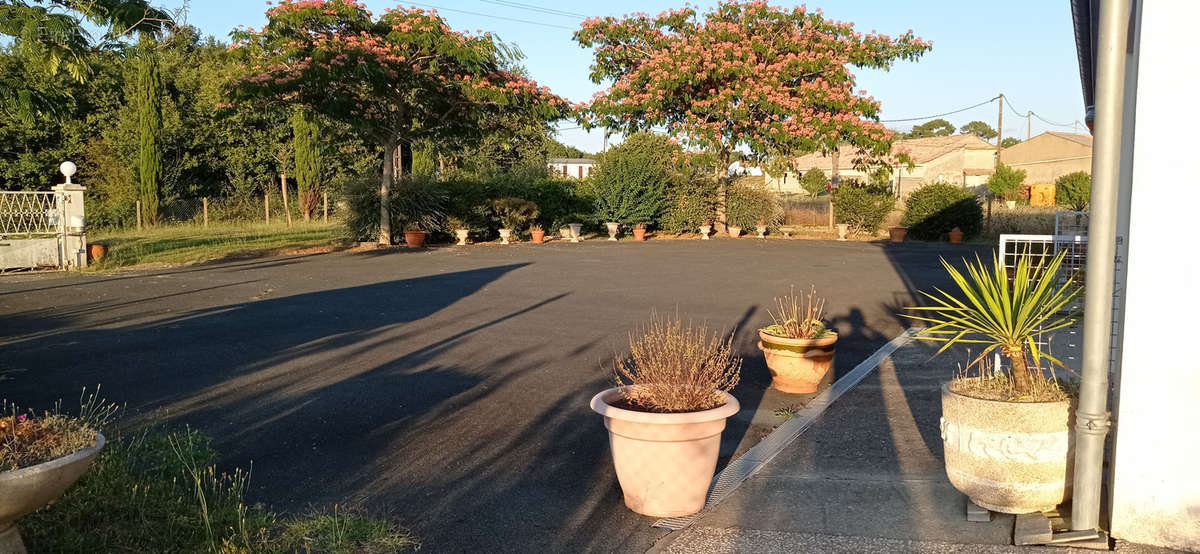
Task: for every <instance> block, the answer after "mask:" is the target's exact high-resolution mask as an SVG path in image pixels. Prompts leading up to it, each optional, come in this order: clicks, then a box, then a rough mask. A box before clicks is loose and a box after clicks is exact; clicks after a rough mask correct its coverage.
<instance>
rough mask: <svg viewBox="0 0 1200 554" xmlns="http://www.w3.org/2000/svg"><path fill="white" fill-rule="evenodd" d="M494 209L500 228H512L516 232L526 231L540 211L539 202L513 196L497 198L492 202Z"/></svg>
mask: <svg viewBox="0 0 1200 554" xmlns="http://www.w3.org/2000/svg"><path fill="white" fill-rule="evenodd" d="M492 211H493V212H494V213H495V214H496V216H495V217H496V220H497V221H499V222H500V228H501V229H512V230H513V232H514V233H521V232H523V231H525V227H526V225H528V224H529V223H531V222H533V221H535V220H536V219H537V216H538V213H539V212H538V206H537V204H534V203H533V202H530V201H528V200H525V199H524V198H516V197H513V196H509V197H506V198H497V199H496V200H495V201H493V202H492Z"/></svg>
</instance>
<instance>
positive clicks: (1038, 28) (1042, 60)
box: [159, 0, 1086, 152]
mask: <svg viewBox="0 0 1200 554" xmlns="http://www.w3.org/2000/svg"><path fill="white" fill-rule="evenodd" d="M159 2H160V3H161V5H163V6H166V7H169V8H179V7H181V6H183V5H185V4H186V5H187V8H188V11H187V15H186V17H185V18H184V19H185V20H186V22H187V23H189V24H192V25H195V26H197V27H199V28H200V29H201V30H203V31H204V32H205V33H208V34H211V35H214V36H216V37H217V38H219V39H222V40H227V39H228V35H229V32H230V31H231V30H232V29H233V28H234V27H236V26H238V25H247V26H252V27H260V26H262V25H263V23H264V22H265V18H264V12H265V10H266V9H267V6H266V3H265V2H263V1H257V0H192V1H191V2H186V0H159ZM683 2H684V0H675V1H661V0H642V1H631V0H610V1H607V2H554V1H551V0H429V2H419V3H417V2H399V3H397V2H389V1H387V0H367V5H368V6H369V7H370V8H371V9H372V10H373V11H375V12H377V13H380V12H382V11H383V10H384V9H385V8H389V7H394V6H396V5H406V6H407V5H415V6H418V7H422V8H431V7H432V8H438V9H439V13H440V14H441V15H442V16H443V17H444V18H445V19H446V20H447V22H448V23H449V24H450V26H451V27H453V28H455V29H458V30H472V31H474V30H476V29H481V30H484V31H491V32H492V33H493V34H496V35H498V36H499V37H500V38H501V39H502V40H504V41H506V42H510V43H515V44H516V45H517V46H519V47H520V49H521V50H522V51H523V52H524V53H525V57H526V59H525V61H524V64H525V66H526V68H528V70H529V72H530V74H531V75H532V77H533V78H534V79H536V80H537V81H538V82H539V83H540V84H543V85H546V86H549V87H550V88H551V89H552V90H553V91H554V92H555V93H557V94H559V95H562V96H566V97H567V98H569V99H570V100H571V101H574V102H578V101H583V100H587V99H589V98H591V96H592V93H593V92H595V91H597V90H601V89H602V88H603V87H602V86H601V85H595V84H593V83H592V82H591V80H590V79H588V72H589V70H588V67H589V65H590V64H591V61H592V55H591V51H590V50H586V49H583V48H581V47H579V45H578V44H576V43H575V42H574V41H572V40H571V30H572V29H574V28H577V27H578V25H579V22H580V21H581V20H582V18H580V17H575V16H564V15H557V14H549V13H545V12H541V11H537V10H535V9H532V8H533V7H541V8H546V9H550V10H554V11H561V12H571V13H574V14H579V15H587V16H591V15H622V14H625V13H629V12H634V11H644V12H650V13H658V12H659V11H662V10H664V9H668V8H675V7H680V6H681V5H682V4H683ZM693 3H695V2H693ZM773 3H774V4H777V5H788V6H790V5H792V4H791V3H789V2H773ZM700 4H701V5H702V6H704V5H707V3H704V2H701V3H700ZM807 5H808V7H809V8H810V9H815V8H820V9H822V10H824V12H825V14H826V16H828V17H831V18H833V19H837V20H842V21H852V22H854V24H855V27H856V28H857V29H859V30H860V31H864V32H866V31H872V30H877V31H879V32H882V33H887V34H891V35H896V34H899V33H902V32H904V31H906V30H908V29H913V30H914V31H916V33H917V35H918V36H921V37H922V38H925V39H928V40H932V41H933V50H932V51H931V52H929V53H928V54H926V55H925V56H924V57H923V58H922V59H921V60H920V61H918V62H915V63H913V62H902V63H899V64H897V65H896V66H895V67H894V68H892V70H891V71H890V72H884V71H874V70H860V71H857V72H856V73H857V74H858V88H863V89H866V90H867V92H868V93H869V94H871V95H873V96H875V98H876V99H878V100H880V101H881V102H882V104H883V114H882V117H883V119H885V120H887V119H903V118H910V117H920V116H926V115H933V114H939V113H943V112H948V111H952V110H956V109H959V108H963V107H966V106H970V105H973V104H977V103H979V102H982V101H985V100H987V99H989V98H992V97H994V96H996V95H997V94H999V93H1001V92H1003V93H1004V94H1005V96H1006V97H1007V98H1008V100H1009V102H1011V104H1012V107H1013V108H1015V109H1016V110H1018V111H1019V112H1020V116H1018V115H1017V113H1015V112H1014V111H1012V110H1011V109H1008V107H1006V108H1005V113H1004V134H1005V136H1016V137H1018V138H1021V139H1024V138H1025V134H1026V118H1025V113H1026V111H1028V110H1033V111H1034V112H1035V114H1037V115H1040V116H1041V117H1043V118H1045V119H1046V120H1049V121H1051V122H1054V123H1066V124H1068V125H1066V126H1053V125H1050V124H1047V123H1045V122H1043V121H1041V120H1039V119H1038V118H1036V117H1034V118H1033V134H1034V135H1037V134H1038V133H1040V132H1042V131H1047V130H1057V131H1067V132H1071V131H1073V130H1074V127H1072V126H1071V125H1070V124H1071V123H1072V122H1074V121H1076V120H1078V121H1082V120H1083V100H1082V96H1081V92H1080V85H1079V68H1078V65H1077V62H1076V57H1075V39H1074V34H1073V31H1072V27H1071V13H1070V3H1069V2H1065V1H1058V2H1048V1H1045V0H1019V1H1009V2H1003V3H1000V2H978V1H963V0H936V1H935V0H910V1H908V2H902V1H897V0H840V1H827V2H821V1H817V2H807ZM519 6H529V7H524V8H523V7H519ZM465 12H474V13H465ZM516 20H520V21H516ZM996 111H997V110H996V102H991V103H989V104H987V105H984V106H981V107H978V108H975V109H972V110H969V111H966V112H963V113H959V114H954V115H951V116H947V117H946V119H948V120H950V122H951V123H954V124H955V125H962V124H963V123H966V122H968V121H971V120H975V119H980V120H983V121H986V122H988V124H990V125H991V126H992V127H995V126H996V115H997V114H996ZM913 123H920V121H916V122H897V123H889V124H888V125H889V126H891V127H892V128H895V129H901V130H907V129H908V128H909V127H910V126H911V125H912V124H913ZM560 126H561V127H573V126H574V123H563V124H561V125H560ZM1079 130H1080V132H1086V130H1085V129H1084V128H1083V126H1082V124H1081V125H1080V126H1079ZM559 139H560V140H562V141H563V142H564V143H567V144H570V145H573V146H577V147H579V148H582V149H583V150H586V151H589V152H594V151H597V150H599V149H600V144H601V136H600V133H599V132H592V133H590V134H589V133H586V132H584V131H582V130H563V131H561V132H560V133H559Z"/></svg>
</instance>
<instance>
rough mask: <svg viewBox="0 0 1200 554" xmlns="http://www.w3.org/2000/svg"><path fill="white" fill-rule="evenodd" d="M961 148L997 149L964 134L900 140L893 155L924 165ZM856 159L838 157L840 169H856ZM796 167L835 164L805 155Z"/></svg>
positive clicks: (893, 149)
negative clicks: (909, 157)
mask: <svg viewBox="0 0 1200 554" xmlns="http://www.w3.org/2000/svg"><path fill="white" fill-rule="evenodd" d="M960 148H966V149H968V150H994V149H995V148H996V147H995V146H992V145H991V144H990V143H988V142H987V141H985V140H983V139H981V138H979V137H978V136H976V135H972V134H963V135H950V136H946V137H925V138H915V139H900V140H897V141H896V142H895V143H894V144H892V154H893V155H897V154H899V153H901V152H907V153H908V155H909V156H911V157H912V160H913V162H914V163H917V164H923V163H926V162H929V161H932V160H934V159H936V158H938V157H939V156H942V155H944V154H946V153H948V152H952V151H954V150H958V149H960ZM854 158H855V156H854V155H852V154H850V155H848V154H847V153H846V152H842V153H841V155H840V156H839V157H838V166H839V168H841V169H850V168H852V167H854ZM796 167H798V168H800V170H801V171H804V170H806V169H809V168H812V167H818V168H821V169H827V168H831V167H833V162H832V161H831V160H830V159H829V157H827V156H823V155H821V154H820V153H813V154H805V155H803V156H800V157H799V158H796Z"/></svg>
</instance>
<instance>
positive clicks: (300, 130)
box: [292, 109, 323, 221]
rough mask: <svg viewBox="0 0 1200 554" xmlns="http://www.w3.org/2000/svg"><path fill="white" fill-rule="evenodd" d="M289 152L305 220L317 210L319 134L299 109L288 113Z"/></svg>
mask: <svg viewBox="0 0 1200 554" xmlns="http://www.w3.org/2000/svg"><path fill="white" fill-rule="evenodd" d="M292 151H293V152H294V156H295V163H296V171H295V174H296V196H298V197H299V200H300V213H301V214H303V215H304V220H305V221H308V220H309V218H311V217H312V214H313V212H314V211H315V210H316V208H317V199H318V198H319V197H320V188H321V163H322V162H323V160H322V157H323V156H322V152H321V131H320V126H319V125H318V124H317V120H316V118H315V117H313V115H312V114H310V113H308V112H306V111H305V110H303V109H296V110H295V111H293V112H292Z"/></svg>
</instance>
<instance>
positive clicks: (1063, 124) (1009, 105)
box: [1004, 96, 1079, 127]
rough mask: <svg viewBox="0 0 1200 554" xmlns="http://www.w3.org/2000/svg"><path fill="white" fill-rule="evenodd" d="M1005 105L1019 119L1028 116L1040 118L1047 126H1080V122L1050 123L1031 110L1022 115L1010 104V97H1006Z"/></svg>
mask: <svg viewBox="0 0 1200 554" xmlns="http://www.w3.org/2000/svg"><path fill="white" fill-rule="evenodd" d="M1004 103H1005V104H1007V105H1008V109H1010V110H1012V112H1013V113H1014V114H1016V116H1017V117H1027V116H1028V115H1033V117H1036V118H1038V119H1039V120H1041V121H1042V122H1043V123H1046V124H1047V125H1054V126H1056V127H1074V126H1075V125H1078V124H1079V122H1078V121H1072V122H1070V123H1058V122H1055V121H1050V120H1049V119H1046V118H1044V117H1042V116H1040V115H1038V113H1037V112H1035V111H1033V110H1029V111H1028V112H1026V113H1021V112H1019V111H1017V108H1016V107H1015V106H1013V105H1012V102H1009V101H1008V97H1007V96H1006V97H1004Z"/></svg>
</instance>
